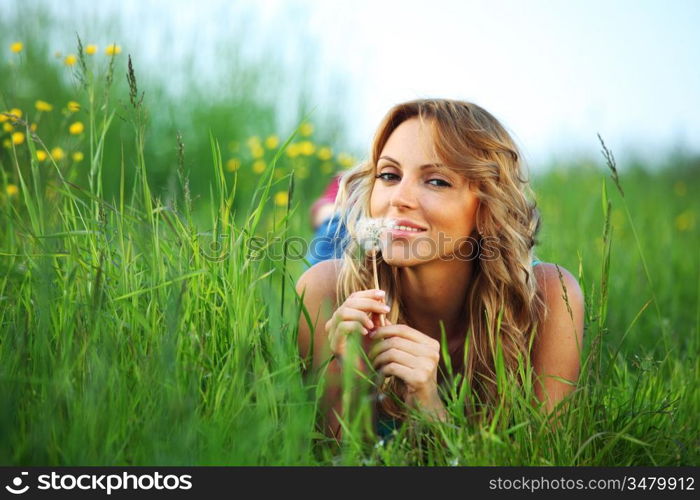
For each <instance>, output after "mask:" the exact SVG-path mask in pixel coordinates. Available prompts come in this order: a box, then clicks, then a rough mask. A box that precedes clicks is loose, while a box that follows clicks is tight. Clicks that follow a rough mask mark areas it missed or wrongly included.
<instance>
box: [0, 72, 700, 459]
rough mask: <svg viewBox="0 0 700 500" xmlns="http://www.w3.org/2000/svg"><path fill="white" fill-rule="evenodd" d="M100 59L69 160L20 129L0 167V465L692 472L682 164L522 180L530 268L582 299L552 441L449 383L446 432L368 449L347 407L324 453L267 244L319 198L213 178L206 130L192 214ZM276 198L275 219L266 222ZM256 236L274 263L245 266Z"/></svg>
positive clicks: (694, 246)
mask: <svg viewBox="0 0 700 500" xmlns="http://www.w3.org/2000/svg"><path fill="white" fill-rule="evenodd" d="M120 61H121V64H122V66H120V69H119V71H115V73H114V75H115V77H114V78H115V80H114V85H115V88H113V89H112V91H111V93H105V92H104V88H103V87H101V85H104V77H105V73H103V72H101V70H100V71H97V70H96V71H95V72H94V73H93V76H94V78H93V79H92V81H89V82H88V84H87V85H86V86H85V87H82V88H81V89H80V92H81V93H80V94H79V99H81V102H82V103H91V102H92V103H93V105H88V106H86V105H84V106H83V110H82V113H83V114H82V115H81V116H82V117H83V120H84V122H85V124H86V127H87V130H86V133H85V136H84V137H82V138H81V139H80V140H81V141H82V142H81V143H80V148H81V149H82V150H83V151H85V153H86V154H85V157H86V159H85V160H84V162H83V163H80V164H67V163H61V162H60V161H58V162H54V161H52V160H51V159H48V160H45V161H44V162H39V161H38V160H37V159H36V150H42V149H43V148H44V144H46V143H47V142H46V141H49V140H51V139H56V140H58V139H61V140H63V139H65V137H64V136H63V135H61V133H62V132H61V130H62V129H61V127H59V126H57V129H56V131H53V132H51V131H47V132H46V133H44V132H43V131H42V125H40V128H39V129H38V135H37V136H35V137H33V136H32V134H31V133H30V130H29V129H28V124H29V123H30V122H31V120H30V121H29V122H25V123H22V122H17V123H15V127H16V130H23V131H24V133H25V135H26V140H25V141H24V142H23V143H21V144H17V145H14V146H10V147H9V148H5V149H4V150H3V155H2V157H1V158H0V163H1V166H2V176H3V178H2V185H1V186H0V187H1V188H2V192H3V196H2V198H1V199H0V218H1V219H2V224H0V331H1V332H2V335H1V336H0V394H2V395H3V404H2V405H0V429H2V432H0V463H2V464H4V465H127V464H128V465H147V464H158V465H175V464H178V465H185V464H201V465H213V464H250V465H253V464H255V465H273V464H275V465H280V464H281V465H299V464H322V465H326V464H386V465H404V464H425V465H433V464H436V465H454V464H460V465H696V464H697V463H698V449H699V446H698V444H699V441H698V437H699V436H698V420H697V415H698V413H699V410H700V397H699V396H698V391H697V383H696V382H697V380H698V369H699V365H698V357H697V353H698V347H699V343H698V335H699V326H700V294H699V292H700V253H699V252H698V249H699V248H700V227H699V226H700V220H698V217H699V216H700V201H698V199H697V197H696V196H693V193H697V192H699V191H700V177H699V176H698V173H697V172H698V168H697V167H698V164H697V160H693V159H683V158H676V159H672V160H673V161H671V162H670V166H668V167H666V168H657V169H652V168H628V169H626V170H623V171H622V172H621V173H620V179H619V182H620V185H621V186H622V190H623V191H621V190H619V189H618V185H617V182H615V181H614V180H611V179H610V177H609V174H610V170H609V169H608V167H606V166H605V165H604V163H603V157H602V156H601V158H600V159H599V160H596V162H576V161H572V163H571V164H570V165H562V166H561V167H558V168H555V169H553V170H551V171H550V172H548V173H546V174H542V175H540V176H537V177H535V178H534V179H533V185H534V188H535V190H536V193H537V199H538V203H539V206H540V209H541V211H542V216H543V229H542V233H541V235H540V244H539V246H538V253H539V257H540V258H541V259H543V260H545V261H550V262H556V263H558V264H560V265H562V266H564V267H566V268H568V269H569V270H571V271H572V272H573V273H574V275H578V276H579V277H580V279H581V283H582V286H583V289H584V293H585V296H586V333H585V346H584V347H585V348H584V352H583V361H584V365H583V370H582V374H581V378H580V381H579V384H578V389H577V391H575V392H574V394H573V395H572V396H571V398H570V400H569V401H568V407H567V408H566V411H565V412H564V413H563V416H562V418H561V421H560V423H559V427H558V428H554V426H553V423H552V421H551V420H550V419H547V418H546V417H544V416H543V415H542V414H541V413H539V412H538V411H537V410H536V409H534V408H532V407H531V405H530V404H529V400H530V396H531V389H530V388H527V387H526V388H525V389H524V390H516V389H515V388H514V386H513V385H512V384H510V383H509V380H508V378H507V377H506V376H504V375H501V376H500V377H499V384H500V387H501V389H502V394H503V403H502V405H501V406H500V407H499V408H498V409H497V410H496V417H495V418H494V419H492V420H490V421H488V422H485V423H483V424H481V425H476V424H471V423H469V422H466V421H465V420H464V418H463V417H462V416H461V415H462V412H461V408H462V407H463V405H464V404H465V402H468V401H469V398H470V394H469V391H468V388H466V387H464V386H463V385H462V386H461V385H459V384H455V385H454V386H453V387H452V388H451V391H449V393H448V394H446V398H447V400H448V402H449V410H450V413H451V415H452V419H451V421H450V422H448V423H446V424H439V425H438V424H430V423H426V422H421V421H420V418H418V417H416V419H415V420H414V421H413V422H414V423H413V424H412V425H404V426H403V427H402V428H401V429H400V430H399V432H398V434H397V435H395V436H394V437H393V439H391V440H388V441H386V442H377V440H376V439H375V440H372V439H368V438H367V436H366V434H365V432H364V430H363V429H364V428H365V426H364V425H363V423H364V422H365V421H366V418H367V416H368V415H369V411H368V403H367V400H366V399H364V398H362V397H358V398H355V399H354V400H353V404H354V405H355V408H356V410H355V411H354V412H353V413H352V415H351V416H350V418H348V420H347V422H345V424H346V429H347V430H348V432H347V433H346V439H345V440H344V442H343V444H342V445H341V446H337V445H336V444H334V443H332V442H329V441H327V440H325V439H324V438H323V437H322V436H320V435H319V434H318V433H316V432H315V415H316V411H317V408H318V400H319V395H320V393H321V390H322V388H321V387H317V386H316V385H315V384H314V383H313V381H309V380H304V378H303V377H302V374H301V361H300V359H299V358H298V356H297V350H296V342H295V336H296V325H297V322H298V318H299V315H300V314H301V313H302V312H301V311H300V306H299V301H298V300H297V298H296V297H295V294H294V287H293V285H294V283H295V281H296V279H297V278H298V276H299V275H300V273H301V272H302V270H303V264H302V263H301V262H299V261H298V260H293V259H291V258H288V257H287V255H286V254H285V253H284V250H285V246H284V245H283V244H282V243H280V242H281V241H282V239H283V238H284V237H286V236H297V235H301V236H305V237H307V236H308V231H309V229H308V220H307V213H308V206H309V203H310V200H311V199H312V196H313V194H315V193H316V192H317V190H318V188H319V186H320V185H321V184H322V180H319V179H314V182H316V183H319V185H316V184H305V183H303V182H301V183H300V182H299V180H298V179H297V178H296V176H295V177H294V182H292V169H291V168H290V166H289V165H288V164H285V162H288V161H289V159H288V157H286V156H285V152H284V151H285V149H284V147H285V145H283V144H280V148H277V149H276V150H275V151H274V152H266V155H267V156H266V157H265V160H266V163H267V169H266V171H265V172H264V173H262V174H261V175H258V176H253V175H249V173H246V174H245V175H243V173H241V174H240V175H239V174H238V173H231V172H228V171H227V170H226V168H225V163H226V161H227V159H226V153H225V145H224V146H221V145H220V141H218V140H217V139H216V134H213V135H209V134H208V135H207V153H206V155H207V157H206V167H205V166H204V165H205V163H204V162H205V160H204V158H203V157H202V156H201V155H197V156H196V158H197V162H198V163H199V169H200V170H202V169H204V168H206V169H207V172H208V173H207V174H203V173H202V172H199V173H198V175H200V176H201V179H208V181H207V182H205V181H202V183H203V184H202V186H206V188H205V187H202V186H200V187H199V188H198V190H199V191H197V192H195V194H194V195H193V191H192V187H191V185H190V184H189V183H188V174H187V170H188V169H187V167H186V165H187V163H188V161H189V160H188V158H189V156H188V154H189V153H188V148H187V144H188V136H187V134H183V138H182V140H181V144H184V149H183V147H179V148H178V141H177V140H176V139H175V138H173V139H172V149H173V157H172V161H170V160H169V161H168V162H166V163H167V165H164V164H163V163H162V162H159V159H158V156H157V155H155V154H153V151H154V149H152V148H151V146H150V142H149V138H150V137H151V136H150V135H149V134H150V133H151V132H150V130H151V129H150V127H152V126H154V121H151V119H150V118H149V112H150V113H157V110H154V109H152V108H149V107H148V99H146V100H145V101H144V103H145V104H141V103H139V96H140V92H142V90H141V89H140V88H139V86H138V85H139V84H138V83H136V85H135V86H132V88H131V90H129V87H128V85H126V83H125V82H121V83H119V84H118V83H117V82H118V81H119V79H120V78H122V79H123V76H122V77H120V76H119V75H123V74H124V73H125V72H126V69H123V70H122V69H121V68H122V67H123V65H124V63H125V61H124V60H123V59H122V60H120ZM25 63H26V64H28V63H27V62H26V61H25ZM37 64H38V63H37ZM115 64H116V63H115ZM29 69H31V68H29ZM105 71H109V69H108V67H107V69H105ZM137 71H138V68H137ZM136 75H138V72H137V73H136ZM62 85H64V84H63V83H60V82H58V81H52V83H51V86H52V87H51V88H54V87H53V86H55V87H56V90H55V91H56V92H58V91H60V89H61V88H63V87H62ZM91 92H93V93H94V98H93V99H91V98H90V95H91ZM3 95H4V96H8V95H11V92H8V91H7V89H6V88H3ZM74 95H76V94H71V97H72V96H74ZM67 97H69V96H68V95H66V96H64V97H61V98H60V100H62V101H63V100H67ZM21 98H22V99H25V100H27V99H30V97H29V96H23V97H21ZM37 98H39V97H37ZM105 99H108V100H109V102H108V104H107V105H106V106H103V104H104V103H105ZM56 100H59V99H58V98H56ZM115 103H119V104H115ZM3 106H4V107H5V108H6V109H10V108H11V107H12V102H4V103H3ZM115 110H116V111H117V112H118V114H119V118H114V116H115V114H114V113H115ZM203 113H204V111H203ZM117 120H118V121H117ZM156 122H157V120H156ZM117 123H118V125H117ZM115 127H118V128H119V129H120V133H119V134H118V135H117V136H114V135H112V133H113V131H114V128H115ZM67 139H71V138H70V137H69V138H67ZM296 140H297V138H296V137H294V138H290V141H289V144H291V143H293V142H294V141H296ZM158 147H160V144H159V145H158ZM287 147H288V144H287ZM46 149H47V150H48V151H47V152H50V149H51V146H50V145H49V147H47V148H46ZM156 149H157V148H156ZM107 151H119V154H116V155H114V154H110V155H107V154H106V152H107ZM122 151H123V153H122ZM178 151H179V152H178ZM88 152H89V154H88ZM115 158H116V159H117V160H118V161H117V163H116V167H115V166H114V164H113V162H114V160H115ZM168 165H169V166H168ZM314 166H317V164H314V165H312V167H314ZM159 169H161V170H162V171H164V172H165V173H166V175H165V176H163V177H158V176H155V177H153V176H151V172H152V171H154V170H155V171H158V170H159ZM276 171H281V172H282V174H281V175H276V174H275V172H276ZM108 176H109V179H111V180H110V181H109V184H110V189H109V191H108V190H107V189H105V184H106V183H107V180H106V179H107V178H108ZM312 177H313V176H312ZM127 178H129V179H130V180H129V182H127V181H126V179H127ZM8 184H13V185H15V186H17V193H16V194H10V193H8V192H7V186H8ZM280 190H284V191H287V193H288V195H287V196H288V198H289V203H288V204H286V205H285V204H284V203H282V204H278V205H276V204H275V200H274V195H275V193H276V192H278V191H280ZM197 193H199V194H198V195H199V196H200V197H199V198H197ZM623 193H624V196H623ZM606 228H607V229H606ZM263 235H264V236H266V239H265V240H264V241H265V242H268V243H269V245H270V248H269V249H271V250H272V249H274V250H276V251H277V252H278V255H283V257H282V258H273V257H271V255H270V252H264V251H260V244H259V243H260V240H257V239H255V238H256V237H260V236H263ZM275 237H277V238H278V240H277V241H275ZM345 383H346V386H348V387H353V388H354V390H355V391H358V390H359V394H361V393H362V391H361V388H359V389H358V387H357V381H354V380H353V379H352V378H351V377H348V378H347V380H346V381H345ZM348 394H349V393H348ZM348 402H350V398H349V397H348Z"/></svg>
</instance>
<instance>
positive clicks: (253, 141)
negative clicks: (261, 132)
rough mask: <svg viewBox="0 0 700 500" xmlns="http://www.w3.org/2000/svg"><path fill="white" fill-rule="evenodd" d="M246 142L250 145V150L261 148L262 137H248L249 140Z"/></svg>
mask: <svg viewBox="0 0 700 500" xmlns="http://www.w3.org/2000/svg"><path fill="white" fill-rule="evenodd" d="M245 142H246V144H248V147H249V148H250V149H253V148H256V147H260V137H258V136H257V135H253V136H251V137H248V139H247V140H246V141H245Z"/></svg>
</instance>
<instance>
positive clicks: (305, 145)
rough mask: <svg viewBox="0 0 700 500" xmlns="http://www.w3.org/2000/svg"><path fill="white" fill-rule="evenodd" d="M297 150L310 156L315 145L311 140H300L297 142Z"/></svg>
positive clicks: (313, 151) (314, 150)
mask: <svg viewBox="0 0 700 500" xmlns="http://www.w3.org/2000/svg"><path fill="white" fill-rule="evenodd" d="M299 152H300V153H301V154H303V155H305V156H311V155H312V154H314V153H315V152H316V146H315V145H314V143H313V142H311V141H302V142H300V143H299Z"/></svg>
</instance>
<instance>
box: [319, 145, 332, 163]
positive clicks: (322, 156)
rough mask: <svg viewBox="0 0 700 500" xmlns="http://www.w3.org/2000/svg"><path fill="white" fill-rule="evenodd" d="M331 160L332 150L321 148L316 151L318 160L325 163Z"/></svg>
mask: <svg viewBox="0 0 700 500" xmlns="http://www.w3.org/2000/svg"><path fill="white" fill-rule="evenodd" d="M331 158H333V150H332V149H331V148H328V147H323V148H321V149H319V150H318V159H319V160H323V161H327V160H330V159H331Z"/></svg>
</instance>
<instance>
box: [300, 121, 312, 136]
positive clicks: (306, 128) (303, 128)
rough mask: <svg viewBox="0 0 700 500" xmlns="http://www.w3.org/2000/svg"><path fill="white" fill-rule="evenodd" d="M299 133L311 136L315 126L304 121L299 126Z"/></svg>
mask: <svg viewBox="0 0 700 500" xmlns="http://www.w3.org/2000/svg"><path fill="white" fill-rule="evenodd" d="M299 133H300V134H301V135H303V136H304V137H309V136H310V135H311V134H313V133H314V126H313V125H312V124H311V123H309V122H304V123H302V124H301V125H300V126H299Z"/></svg>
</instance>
